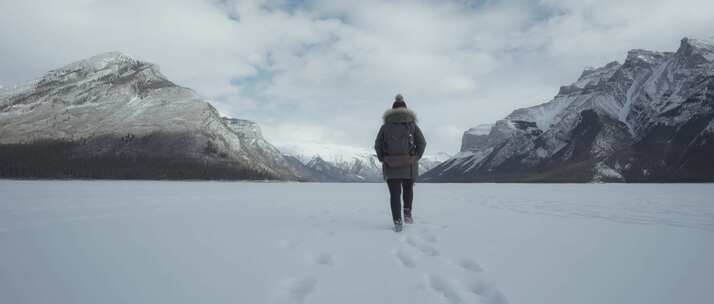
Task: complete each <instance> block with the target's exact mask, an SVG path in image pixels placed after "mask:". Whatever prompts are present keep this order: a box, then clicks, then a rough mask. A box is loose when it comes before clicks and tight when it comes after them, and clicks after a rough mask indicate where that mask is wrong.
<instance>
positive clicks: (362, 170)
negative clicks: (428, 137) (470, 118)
mask: <svg viewBox="0 0 714 304" xmlns="http://www.w3.org/2000/svg"><path fill="white" fill-rule="evenodd" d="M279 149H280V150H281V151H283V153H284V154H285V155H286V157H288V158H291V159H293V162H294V163H295V164H296V166H302V167H303V171H302V172H303V173H302V175H304V176H310V177H311V178H312V179H315V180H318V181H341V182H380V181H382V164H381V163H380V162H379V160H378V159H377V156H376V155H375V152H374V150H373V149H372V148H358V147H352V146H346V145H336V144H315V143H290V144H282V145H280V146H279ZM449 158H450V156H449V155H448V154H446V153H436V154H425V155H424V157H422V159H421V160H420V161H419V172H427V171H429V170H431V169H432V168H434V167H436V166H437V165H438V164H440V163H441V162H443V161H444V160H447V159H449Z"/></svg>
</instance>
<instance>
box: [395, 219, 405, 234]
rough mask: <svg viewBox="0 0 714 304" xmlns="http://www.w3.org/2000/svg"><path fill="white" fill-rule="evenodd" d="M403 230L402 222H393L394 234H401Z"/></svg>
mask: <svg viewBox="0 0 714 304" xmlns="http://www.w3.org/2000/svg"><path fill="white" fill-rule="evenodd" d="M403 229H404V226H403V225H402V221H401V220H398V221H394V232H401V231H402V230H403Z"/></svg>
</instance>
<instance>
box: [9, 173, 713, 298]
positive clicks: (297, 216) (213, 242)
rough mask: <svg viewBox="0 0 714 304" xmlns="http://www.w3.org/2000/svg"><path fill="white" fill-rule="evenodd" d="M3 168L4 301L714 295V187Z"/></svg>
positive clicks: (698, 185)
mask: <svg viewBox="0 0 714 304" xmlns="http://www.w3.org/2000/svg"><path fill="white" fill-rule="evenodd" d="M386 190H387V189H386V185H383V184H298V183H247V182H149V181H8V180H0V303H13V304H17V303H33V304H38V303H171V304H175V303H360V304H361V303H449V304H454V303H489V304H499V303H529V304H533V303H548V304H554V303H568V304H573V303H627V304H633V303H643V304H644V303H647V304H653V303H713V302H714V288H712V287H714V258H713V257H714V185H711V184H668V185H662V184H647V185H623V184H612V185H608V184H561V185H550V184H543V185H540V184H418V185H417V186H416V188H415V202H414V215H415V220H416V223H415V224H413V225H408V226H406V229H405V231H404V232H402V233H399V234H397V233H394V232H392V231H391V230H390V229H391V224H390V216H389V215H388V212H389V208H388V203H387V191H386Z"/></svg>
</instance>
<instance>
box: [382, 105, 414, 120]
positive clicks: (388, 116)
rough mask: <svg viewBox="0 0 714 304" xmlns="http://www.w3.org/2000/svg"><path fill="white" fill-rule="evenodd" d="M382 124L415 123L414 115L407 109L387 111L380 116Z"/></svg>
mask: <svg viewBox="0 0 714 304" xmlns="http://www.w3.org/2000/svg"><path fill="white" fill-rule="evenodd" d="M382 120H383V121H384V123H390V122H391V123H406V122H417V117H416V113H414V111H412V110H410V109H407V108H396V109H389V110H387V111H386V112H384V115H382Z"/></svg>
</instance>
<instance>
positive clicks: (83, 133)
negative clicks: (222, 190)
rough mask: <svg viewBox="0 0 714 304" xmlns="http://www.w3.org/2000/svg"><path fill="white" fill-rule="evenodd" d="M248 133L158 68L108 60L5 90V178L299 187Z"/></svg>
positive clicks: (109, 56)
mask: <svg viewBox="0 0 714 304" xmlns="http://www.w3.org/2000/svg"><path fill="white" fill-rule="evenodd" d="M247 129H248V130H245V131H243V128H241V127H231V126H230V121H226V120H224V119H222V118H221V117H220V116H219V114H218V112H217V111H216V109H215V108H214V107H213V106H212V105H211V104H210V103H209V102H208V101H207V100H205V99H202V98H200V97H198V96H197V94H195V93H194V92H193V91H192V90H190V89H188V88H184V87H180V86H178V85H176V84H174V83H172V82H171V81H169V80H168V79H167V78H166V77H165V76H164V75H162V74H161V73H160V71H159V68H158V67H157V66H156V65H154V64H151V63H147V62H142V61H139V60H136V59H134V58H132V57H130V56H127V55H125V54H122V53H118V52H112V53H105V54H100V55H97V56H94V57H92V58H89V59H86V60H81V61H78V62H75V63H72V64H70V65H67V66H65V67H63V68H60V69H57V70H53V71H50V72H49V73H47V74H46V75H45V76H43V77H41V78H40V79H37V80H35V81H32V82H30V83H27V84H23V85H20V86H16V87H12V88H9V87H6V88H2V89H0V154H1V155H2V160H1V161H0V174H2V176H15V177H54V178H63V177H86V178H227V179H246V178H251V179H252V178H259V179H296V178H298V177H297V176H296V175H295V174H294V171H293V169H292V168H290V167H289V166H285V164H286V162H285V161H284V160H282V158H280V159H278V160H268V158H267V157H256V153H255V150H256V148H255V147H254V143H255V141H252V140H251V139H250V138H251V136H254V135H255V133H251V130H249V129H250V128H247ZM261 140H262V137H261ZM260 144H261V145H263V147H264V148H266V149H268V148H267V147H268V146H269V144H268V143H267V142H264V141H262V142H261V143H260ZM49 151H52V152H51V153H50V152H49ZM281 160H282V162H281Z"/></svg>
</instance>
